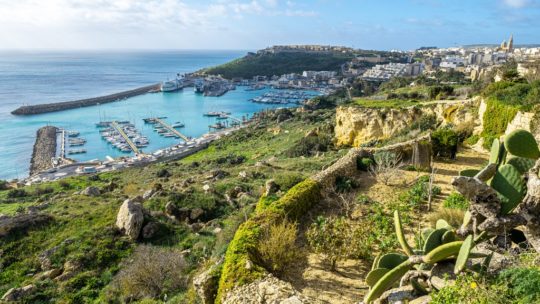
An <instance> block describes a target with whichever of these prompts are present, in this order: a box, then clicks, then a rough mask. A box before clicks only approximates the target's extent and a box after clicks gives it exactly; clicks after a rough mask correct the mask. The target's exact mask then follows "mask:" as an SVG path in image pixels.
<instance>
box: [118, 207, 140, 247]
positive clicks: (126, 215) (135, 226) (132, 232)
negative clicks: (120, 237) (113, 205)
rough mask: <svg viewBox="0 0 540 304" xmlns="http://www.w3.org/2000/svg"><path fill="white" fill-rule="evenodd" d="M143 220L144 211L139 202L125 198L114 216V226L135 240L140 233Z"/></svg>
mask: <svg viewBox="0 0 540 304" xmlns="http://www.w3.org/2000/svg"><path fill="white" fill-rule="evenodd" d="M143 221H144V212H143V207H142V205H141V203H139V202H136V201H135V200H131V199H127V200H125V201H124V203H123V204H122V206H120V210H118V215H117V217H116V227H118V229H120V231H122V232H123V233H124V234H125V235H127V236H129V237H130V238H131V239H132V240H136V239H137V238H138V237H139V234H140V233H141V228H142V225H143Z"/></svg>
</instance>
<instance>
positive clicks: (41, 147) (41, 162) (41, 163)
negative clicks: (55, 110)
mask: <svg viewBox="0 0 540 304" xmlns="http://www.w3.org/2000/svg"><path fill="white" fill-rule="evenodd" d="M57 131H58V128H56V127H53V126H46V127H42V128H39V129H38V131H37V135H36V142H35V143H34V150H33V151H32V160H31V161H30V175H34V174H35V173H38V172H41V171H43V170H47V169H49V168H52V166H53V164H52V158H53V157H55V156H56V132H57Z"/></svg>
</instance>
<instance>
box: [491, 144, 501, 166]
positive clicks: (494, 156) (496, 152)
mask: <svg viewBox="0 0 540 304" xmlns="http://www.w3.org/2000/svg"><path fill="white" fill-rule="evenodd" d="M500 155H501V142H500V141H499V139H497V138H495V139H494V140H493V143H492V144H491V150H490V152H489V163H491V164H498V163H499V162H500Z"/></svg>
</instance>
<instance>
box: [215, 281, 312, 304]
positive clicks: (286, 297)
mask: <svg viewBox="0 0 540 304" xmlns="http://www.w3.org/2000/svg"><path fill="white" fill-rule="evenodd" d="M222 303H223V304H303V303H306V304H307V303H320V302H319V301H317V300H315V299H308V298H306V297H305V296H303V295H302V294H301V293H300V292H299V291H298V290H296V289H294V287H293V286H292V285H291V284H290V283H287V282H285V281H281V280H279V279H277V278H275V277H274V276H272V275H267V276H266V277H264V278H262V279H260V280H257V281H255V282H253V283H251V284H247V285H243V286H240V287H237V288H235V289H233V290H232V291H230V292H229V293H227V295H226V296H225V299H223V301H222Z"/></svg>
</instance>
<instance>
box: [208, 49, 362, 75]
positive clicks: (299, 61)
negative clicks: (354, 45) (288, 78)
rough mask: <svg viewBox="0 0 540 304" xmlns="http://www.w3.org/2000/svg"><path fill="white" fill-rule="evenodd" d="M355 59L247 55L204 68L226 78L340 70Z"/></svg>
mask: <svg viewBox="0 0 540 304" xmlns="http://www.w3.org/2000/svg"><path fill="white" fill-rule="evenodd" d="M353 58H354V54H352V53H308V52H294V53H287V52H281V53H276V54H253V55H247V56H244V57H242V58H240V59H236V60H233V61H231V62H228V63H225V64H222V65H219V66H216V67H212V68H207V69H204V70H202V71H203V72H205V73H207V74H213V75H222V76H223V77H225V78H229V79H230V78H234V77H241V78H252V77H253V76H257V75H260V76H273V75H283V74H288V73H302V72H303V71H336V72H337V71H339V69H340V67H341V65H342V64H344V63H345V62H347V61H350V60H351V59H353Z"/></svg>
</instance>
